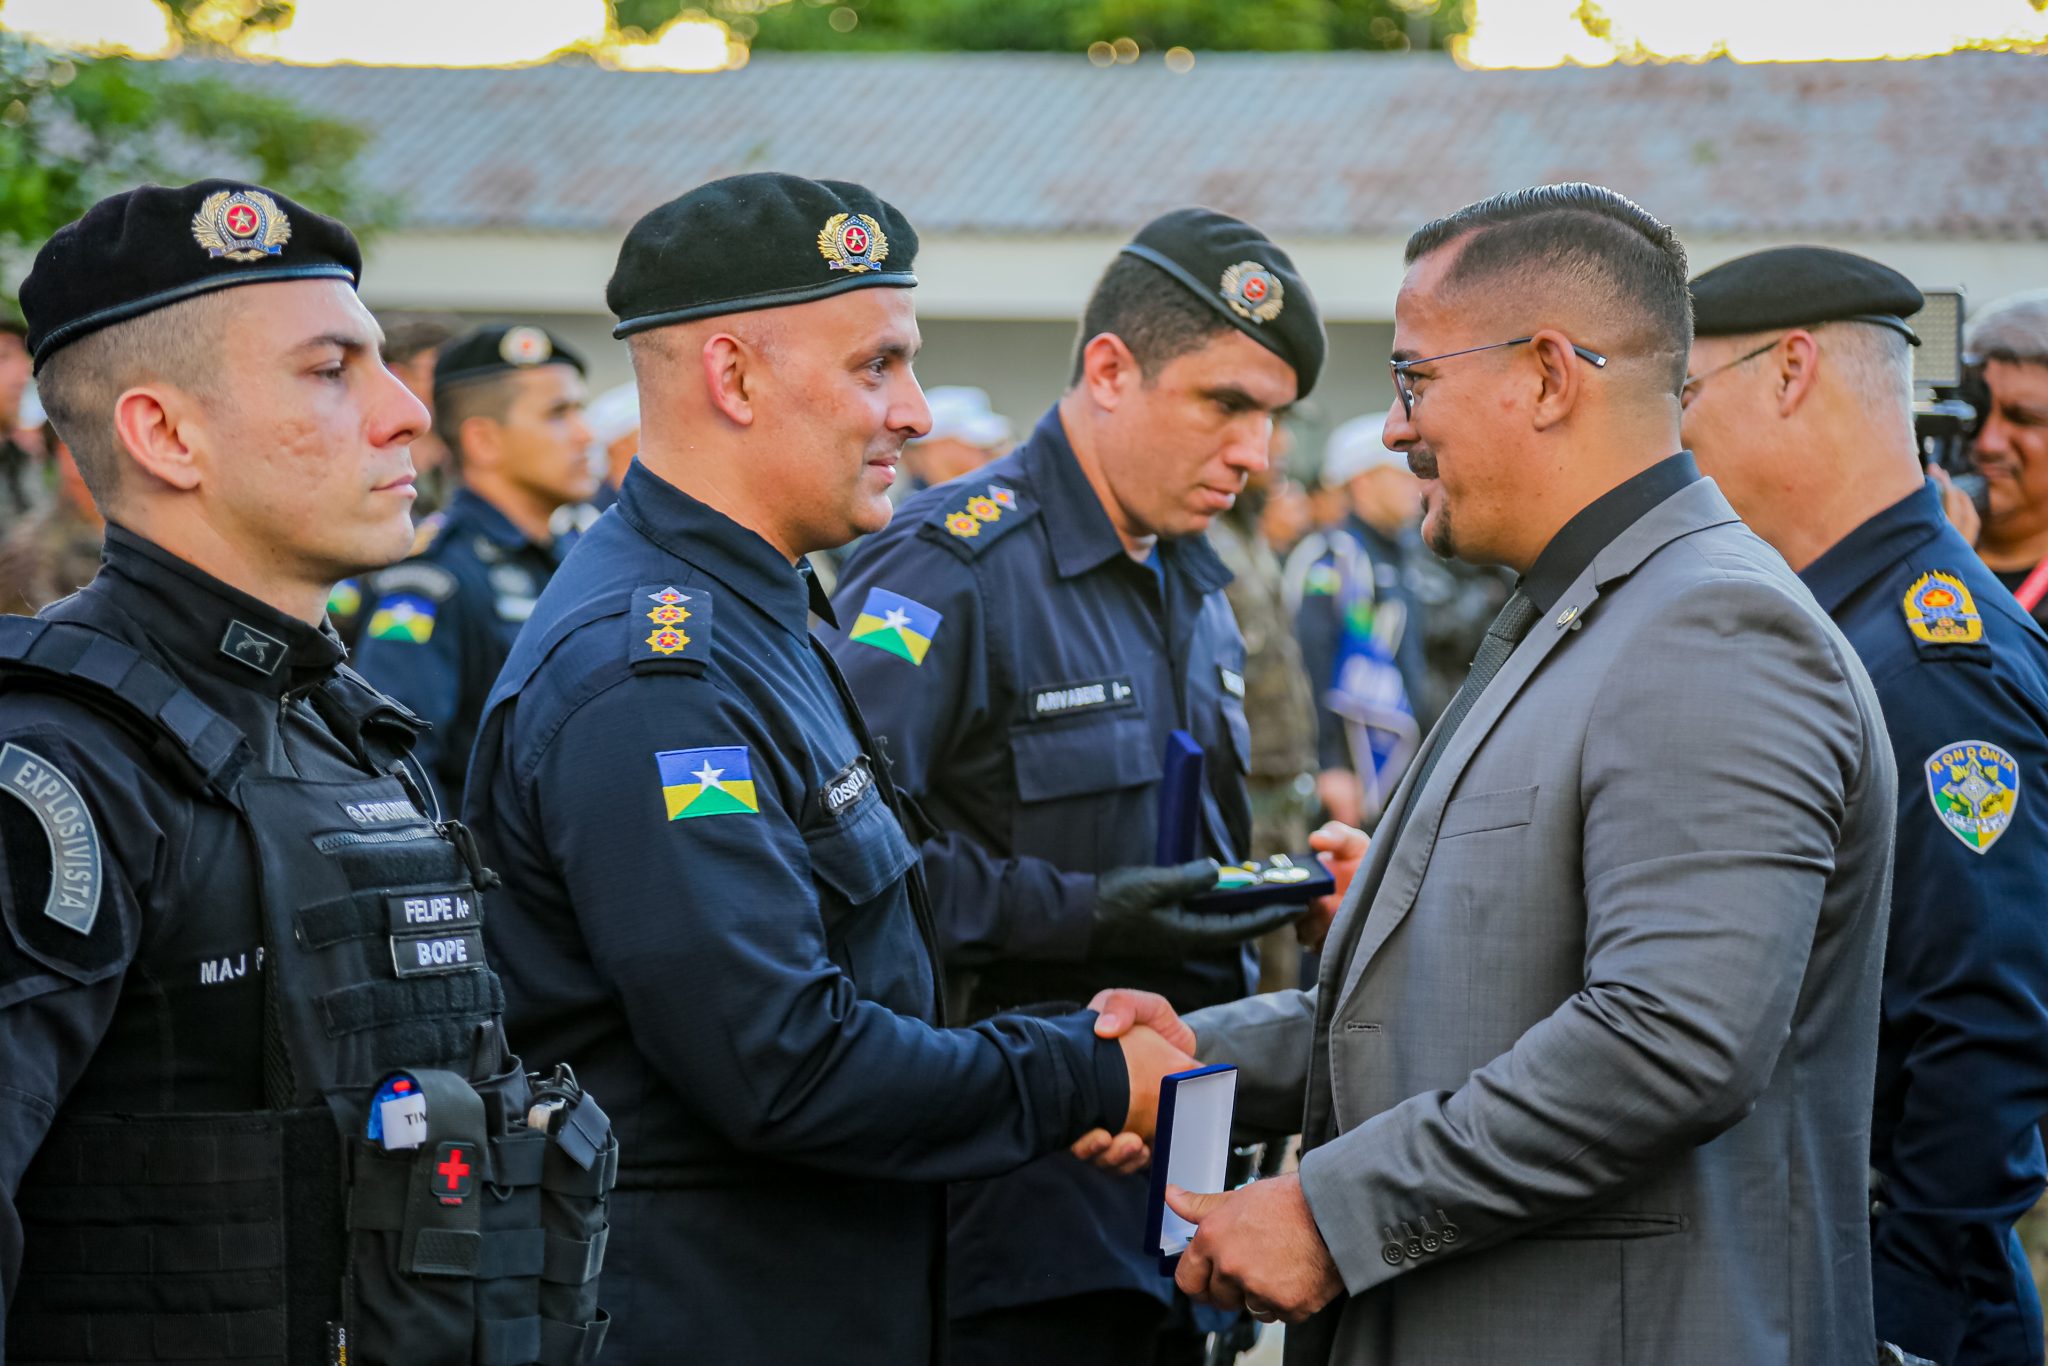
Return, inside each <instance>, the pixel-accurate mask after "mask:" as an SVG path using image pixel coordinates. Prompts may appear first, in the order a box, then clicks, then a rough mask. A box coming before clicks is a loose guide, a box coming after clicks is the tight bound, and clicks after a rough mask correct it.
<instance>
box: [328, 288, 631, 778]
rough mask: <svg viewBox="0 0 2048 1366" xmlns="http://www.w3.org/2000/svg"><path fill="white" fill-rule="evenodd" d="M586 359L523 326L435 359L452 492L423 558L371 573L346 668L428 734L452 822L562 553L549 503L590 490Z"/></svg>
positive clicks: (557, 504)
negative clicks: (351, 661)
mask: <svg viewBox="0 0 2048 1366" xmlns="http://www.w3.org/2000/svg"><path fill="white" fill-rule="evenodd" d="M583 375H584V368H583V358H582V357H581V356H579V355H577V354H576V352H575V351H573V350H571V349H570V348H569V347H568V345H567V344H565V343H564V342H563V341H562V340H561V339H560V338H558V337H555V336H553V335H552V334H550V333H548V332H547V331H545V330H544V329H542V328H538V327H533V326H530V325H526V324H518V325H511V326H507V325H497V326H491V327H481V328H478V329H476V330H475V331H472V332H469V333H467V334H465V335H463V336H460V337H457V338H455V339H454V340H452V341H450V342H449V343H448V344H447V345H446V346H445V347H443V348H442V350H441V354H440V356H439V357H438V359H437V360H436V361H435V365H434V411H435V415H436V416H435V422H436V425H437V426H439V427H440V429H441V438H442V440H443V442H444V443H446V445H447V447H448V449H449V451H450V452H451V453H452V456H453V459H454V461H455V465H456V469H457V470H458V472H459V473H460V475H461V478H462V486H461V488H460V489H458V490H457V492H456V494H455V496H454V497H453V498H452V499H450V500H449V502H448V506H447V508H446V509H445V510H444V511H443V513H442V515H441V517H440V518H439V519H438V521H437V522H436V524H435V527H434V530H433V532H432V534H431V537H430V539H429V540H428V542H427V544H426V545H425V547H424V548H422V549H421V550H420V551H419V553H417V554H415V555H413V556H411V557H410V558H409V559H407V560H405V561H404V562H403V563H401V564H399V565H396V566H394V567H393V568H391V569H387V570H384V571H383V572H382V573H379V574H378V575H377V576H376V577H375V579H374V581H373V582H372V583H371V585H370V586H369V591H368V593H367V595H366V596H367V598H368V609H369V611H368V616H367V617H366V618H365V629H364V631H363V637H362V641H361V643H360V644H359V645H358V646H357V647H356V667H357V668H358V669H361V670H362V672H363V676H364V677H365V678H367V679H369V680H370V681H371V682H372V683H374V684H376V685H377V686H378V687H379V688H382V689H384V690H385V691H386V692H388V693H389V694H390V695H391V696H393V697H395V698H397V699H398V700H399V701H400V702H403V703H404V704H405V705H406V706H407V707H410V708H411V709H412V710H413V711H414V712H415V713H416V714H417V715H418V716H419V717H420V718H421V719H422V720H424V721H426V722H427V723H428V725H429V726H431V727H432V729H431V730H429V731H428V732H427V733H426V734H425V735H424V736H422V737H421V739H420V743H419V745H418V746H417V747H416V748H415V750H414V753H415V756H416V757H417V758H418V759H419V761H420V762H421V763H422V764H424V765H425V766H426V768H427V769H428V771H429V772H430V773H432V774H433V778H434V784H435V786H436V788H438V789H439V792H440V797H441V801H442V805H443V806H444V808H445V809H446V810H447V811H448V813H449V814H451V815H452V814H454V813H455V812H457V811H459V810H461V809H462V779H463V774H464V773H465V771H466V770H467V769H468V767H469V751H470V747H471V745H472V744H474V743H475V740H476V723H477V721H478V720H479V719H480V718H481V717H482V715H483V709H484V699H485V697H487V696H488V695H489V694H490V691H491V685H492V684H493V683H495V682H496V681H497V678H498V670H499V668H500V667H502V666H503V665H504V663H505V657H506V656H507V655H508V654H510V653H511V652H512V642H513V640H514V639H516V638H517V637H518V635H519V628H520V627H521V626H523V625H525V623H526V619H527V617H529V616H531V615H532V614H533V605H534V603H535V601H537V600H538V599H539V597H540V591H541V589H543V588H545V587H547V583H548V580H549V579H551V578H553V577H554V573H555V569H556V567H557V566H558V565H559V564H560V563H561V557H562V554H563V553H564V551H563V547H562V545H561V544H560V543H559V542H558V541H557V540H556V538H555V536H554V535H553V533H552V532H551V531H550V530H549V519H550V518H551V517H552V516H553V514H554V512H555V510H556V509H557V508H561V507H565V506H568V505H570V504H574V503H579V502H581V501H583V500H584V499H585V498H588V497H589V496H590V495H591V494H592V493H593V492H595V491H596V489H597V473H596V471H595V469H594V468H593V467H592V465H591V462H590V458H589V454H588V450H587V448H588V446H589V444H590V430H589V428H588V427H587V426H586V425H585V424H584V421H583V399H584V388H583Z"/></svg>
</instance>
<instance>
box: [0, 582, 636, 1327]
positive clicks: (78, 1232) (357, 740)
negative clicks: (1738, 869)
mask: <svg viewBox="0 0 2048 1366" xmlns="http://www.w3.org/2000/svg"><path fill="white" fill-rule="evenodd" d="M24 686H28V687H43V688H50V689H53V690H57V691H61V692H63V694H64V695H65V696H67V697H70V698H74V699H76V700H80V701H83V702H86V703H87V704H89V705H92V706H93V707H95V709H97V710H99V711H101V712H102V713H103V714H105V715H107V716H109V717H111V718H113V719H115V720H117V721H119V722H120V723H121V724H122V725H123V726H124V727H125V728H127V729H128V730H129V731H130V732H131V733H133V734H134V735H136V736H137V737H138V738H139V739H141V740H142V741H143V742H144V743H145V744H147V745H149V746H150V747H151V749H152V751H153V753H154V755H155V756H156V757H157V758H158V760H159V761H160V762H161V763H162V764H163V766H164V768H165V770H166V771H167V772H171V773H174V774H176V775H177V776H178V778H179V780H180V781H181V782H182V783H183V784H184V785H185V786H187V787H188V788H189V789H190V791H191V793H192V797H193V800H194V801H212V802H221V803H225V804H227V805H229V806H230V807H232V808H233V809H234V810H235V811H236V812H238V813H239V814H240V816H241V818H242V820H243V823H244V824H245V826H246V827H247V829H248V830H249V832H250V834H251V836H252V838H253V841H254V846H255V849H256V853H257V859H258V865H259V878H258V881H259V885H260V888H261V898H262V920H263V973H264V992H265V1010H264V1030H263V1045H264V1046H263V1059H264V1091H265V1095H266V1098H267V1102H268V1106H269V1108H267V1109H265V1110H262V1111H257V1112H253V1113H243V1114H156V1115H148V1114H143V1115H127V1114H89V1115H77V1114H71V1113H68V1112H62V1113H60V1114H59V1117H58V1120H57V1123H56V1125H55V1126H54V1127H53V1128H52V1129H51V1131H50V1134H49V1136H48V1138H47V1139H46V1141H45V1142H44V1144H43V1146H42V1148H41V1149H40V1151H39V1152H38V1154H37V1157H36V1160H35V1162H34V1163H33V1164H32V1165H31V1166H30V1168H29V1170H28V1172H27V1174H26V1175H25V1177H24V1179H23V1181H22V1188H21V1191H20V1194H19V1196H18V1198H17V1201H16V1204H17V1208H18V1210H19V1212H20V1215H21V1219H22V1222H23V1226H24V1235H25V1240H24V1261H23V1267H22V1273H21V1277H20V1283H19V1285H18V1287H17V1290H16V1293H15V1297H14V1302H13V1304H12V1306H11V1307H10V1309H9V1315H8V1321H7V1326H6V1327H7V1359H8V1360H9V1361H11V1362H13V1363H14V1366H39V1364H40V1363H46V1362H47V1363H55V1362H82V1361H91V1362H98V1363H109V1362H161V1361H180V1362H203V1361H236V1362H248V1363H277V1366H286V1363H289V1366H304V1364H305V1363H329V1364H330V1366H461V1364H462V1363H474V1364H475V1366H528V1364H529V1363H546V1364H547V1366H556V1364H557V1363H563V1364H567V1363H580V1362H586V1361H589V1360H591V1359H593V1358H594V1357H595V1356H596V1355H597V1351H598V1348H599V1346H600V1345H601V1343H602V1341H603V1337H604V1328H605V1324H606V1322H607V1320H606V1317H605V1315H604V1314H603V1312H602V1311H601V1310H599V1309H598V1307H597V1304H596V1288H597V1275H598V1269H599V1267H600V1265H601V1263H602V1261H603V1257H604V1245H605V1235H606V1223H605V1200H606V1195H607V1192H608V1191H609V1190H610V1188H611V1185H612V1181H613V1178H614V1177H615V1175H616V1173H617V1170H618V1148H617V1144H616V1143H615V1142H614V1141H613V1140H612V1138H611V1136H610V1123H609V1121H608V1120H607V1119H606V1118H605V1116H604V1113H603V1111H602V1110H600V1109H599V1108H598V1106H597V1105H596V1104H595V1102H593V1101H591V1100H589V1099H587V1098H585V1097H583V1096H582V1095H581V1093H580V1091H578V1090H577V1088H576V1086H575V1082H574V1078H573V1077H572V1076H570V1075H569V1074H568V1072H567V1069H566V1068H558V1069H557V1070H556V1073H555V1075H554V1076H553V1077H552V1078H549V1079H547V1080H545V1081H542V1080H540V1079H538V1078H531V1079H530V1078H529V1077H528V1076H527V1075H526V1073H525V1071H524V1069H523V1067H522V1065H521V1063H520V1061H519V1059H518V1058H517V1057H515V1056H513V1055H512V1054H511V1053H510V1052H509V1051H508V1049H507V1048H506V1045H505V1041H504V1038H503V1034H502V1032H501V1030H500V1026H499V1019H498V1017H499V1014H500V1012H501V1010H502V1008H503V992H502V989H501V988H500V986H499V984H498V978H497V975H496V974H495V973H493V972H492V971H491V970H490V968H489V966H488V965H487V964H486V963H485V962H484V956H483V936H482V932H481V914H482V911H481V905H480V899H479V897H478V895H477V889H478V884H479V883H483V884H485V885H488V883H489V882H490V881H491V874H490V873H489V871H488V870H486V869H484V868H483V867H482V866H481V864H480V863H479V862H478V859H477V856H476V852H475V847H474V844H473V842H471V841H470V839H469V836H468V832H467V831H466V830H464V829H463V828H462V827H461V826H460V825H459V824H456V823H454V822H448V823H438V824H437V823H436V822H434V821H432V820H429V819H428V818H427V817H426V816H425V815H423V814H422V811H423V810H424V809H425V808H424V804H423V801H422V800H421V796H422V794H421V791H420V785H419V784H417V783H415V782H414V781H413V780H412V779H411V778H410V777H409V776H408V774H407V770H406V769H405V767H404V756H405V752H406V750H407V749H408V748H409V747H410V744H411V741H412V737H413V734H414V731H413V728H412V725H411V723H410V721H409V719H408V717H407V714H406V713H404V712H403V711H402V710H400V709H398V708H397V707H395V706H394V705H393V704H392V703H391V702H390V701H389V700H388V699H386V698H384V697H383V696H382V695H381V694H379V693H377V692H376V691H375V690H373V689H372V688H370V687H369V686H368V685H367V684H365V683H363V682H362V681H361V679H360V678H358V677H357V676H356V675H354V674H353V673H350V672H348V671H346V670H343V671H342V672H341V673H340V674H338V675H337V676H336V677H334V678H332V679H329V680H328V681H326V682H324V683H322V684H321V685H319V687H318V688H317V689H316V691H315V692H314V693H313V694H311V695H310V696H309V697H308V701H309V702H310V703H311V704H312V706H313V707H314V709H315V710H316V711H317V712H318V713H319V714H320V716H321V718H322V720H324V721H325V722H326V724H327V726H328V727H329V729H330V730H332V731H333V733H334V734H335V735H336V736H337V737H338V738H340V739H341V740H342V742H343V743H344V744H346V745H347V746H349V748H350V749H352V750H353V751H354V752H355V753H356V755H357V757H358V759H359V760H360V761H361V762H362V763H363V766H364V768H365V770H366V776H364V777H362V778H361V779H360V780H356V781H349V782H327V783H323V782H309V781H303V780H296V779H283V778H274V777H269V776H266V775H262V774H259V773H252V772H250V771H249V767H250V766H249V764H248V757H249V754H248V748H247V744H246V742H245V740H244V739H243V737H242V736H241V735H240V733H239V731H237V730H236V728H235V727H234V726H232V725H231V724H230V723H228V722H227V721H226V719H225V718H223V717H221V716H220V715H219V714H218V713H216V712H214V711H213V710H212V709H211V708H209V707H208V706H206V704H205V703H204V702H202V701H201V700H200V699H199V698H198V697H197V696H195V695H194V694H192V693H191V692H190V691H188V690H186V689H185V688H183V687H182V686H181V685H179V684H178V683H177V681H176V680H175V679H173V678H172V677H171V675H170V674H169V673H167V672H166V671H164V670H163V669H161V668H159V667H158V666H156V665H155V664H153V663H152V662H150V661H149V660H148V659H146V658H145V657H144V656H143V655H142V654H140V653H139V652H138V651H136V650H135V649H134V648H133V647H131V646H129V645H127V644H126V643H125V642H122V641H120V640H117V639H115V638H114V637H112V636H108V635H105V634H103V633H101V632H99V631H97V630H94V629H92V628H91V627H89V626H86V625H84V624H82V623H76V622H56V621H27V620H25V619H21V618H0V687H10V688H12V687H24ZM368 772H375V773H378V774H380V775H383V776H377V777H371V776H367V774H368ZM379 1094H382V1095H384V1096H387V1097H392V1096H396V1097H399V1098H406V1097H415V1098H419V1099H412V1100H411V1101H410V1108H411V1109H412V1110H417V1108H418V1106H419V1103H420V1099H423V1100H424V1106H425V1117H424V1126H423V1131H422V1128H421V1126H420V1125H418V1124H417V1123H416V1122H410V1123H408V1124H407V1125H405V1126H404V1129H403V1132H402V1133H401V1132H400V1131H399V1127H398V1126H397V1125H394V1126H392V1129H391V1132H389V1133H388V1134H387V1135H386V1139H385V1140H379V1139H377V1138H374V1137H371V1134H372V1132H373V1128H372V1126H373V1122H374V1123H377V1124H378V1125H379V1127H382V1126H381V1121H382V1118H383V1116H384V1115H385V1114H387V1113H390V1111H388V1110H387V1108H386V1107H384V1106H381V1105H374V1104H373V1099H374V1098H375V1097H377V1096H378V1095H379ZM412 1140H418V1141H417V1143H416V1146H402V1147H393V1146H388V1145H387V1144H388V1143H396V1142H408V1141H412Z"/></svg>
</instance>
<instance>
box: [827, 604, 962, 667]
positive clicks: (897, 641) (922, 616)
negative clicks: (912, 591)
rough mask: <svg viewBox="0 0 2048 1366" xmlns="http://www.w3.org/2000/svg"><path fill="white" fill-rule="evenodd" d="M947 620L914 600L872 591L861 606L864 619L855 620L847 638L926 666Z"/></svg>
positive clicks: (858, 617) (860, 616)
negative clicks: (935, 639) (927, 657)
mask: <svg viewBox="0 0 2048 1366" xmlns="http://www.w3.org/2000/svg"><path fill="white" fill-rule="evenodd" d="M944 620H945V618H944V617H943V616H941V615H940V614H939V613H937V612H935V611H933V610H932V609H931V608H929V607H927V606H925V605H924V604H923V603H921V602H918V601H917V600H915V599H913V598H906V597H904V596H903V595H902V594H900V593H892V592H890V591H889V590H888V589H886V588H870V589H868V596H867V601H865V602H863V603H862V604H861V608H860V615H859V616H857V617H855V618H854V619H853V626H852V627H851V628H850V629H849V630H848V631H847V633H846V638H847V639H848V640H852V641H855V642H858V643H859V644H862V645H872V646H874V647H875V648H876V649H877V650H881V651H884V652H885V653H887V654H892V655H895V656H896V657H897V658H898V659H907V660H909V661H910V662H911V663H912V664H922V663H924V657H925V654H926V652H927V651H929V650H930V649H931V648H932V637H934V636H936V635H938V633H939V623H940V622H942V621H944Z"/></svg>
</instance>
